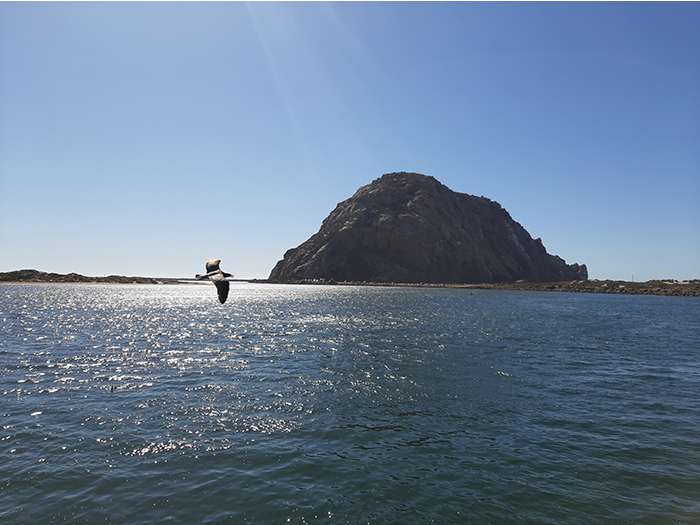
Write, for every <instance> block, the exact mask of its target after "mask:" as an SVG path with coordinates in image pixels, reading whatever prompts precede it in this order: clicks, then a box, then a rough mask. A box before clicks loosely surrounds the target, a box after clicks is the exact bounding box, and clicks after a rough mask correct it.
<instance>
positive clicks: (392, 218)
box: [270, 172, 588, 283]
mask: <svg viewBox="0 0 700 525" xmlns="http://www.w3.org/2000/svg"><path fill="white" fill-rule="evenodd" d="M587 278H588V272H587V270H586V266H585V265H578V264H571V265H569V264H566V262H565V261H564V260H563V259H561V258H560V257H557V256H556V255H550V254H548V253H547V251H546V250H545V247H544V246H543V244H542V241H541V240H540V239H533V238H532V237H530V234H529V233H528V232H527V231H526V230H525V229H524V228H523V227H522V226H521V225H520V224H518V223H517V222H516V221H514V220H513V219H512V218H511V216H510V215H509V214H508V212H507V211H506V210H504V209H503V208H502V207H501V205H500V204H498V203H497V202H494V201H491V200H489V199H487V198H484V197H475V196H473V195H467V194H464V193H457V192H454V191H452V190H450V189H449V188H447V187H446V186H444V185H442V184H441V183H440V182H438V181H437V180H436V179H435V178H433V177H427V176H425V175H420V174H417V173H405V172H401V173H389V174H386V175H384V176H382V177H381V178H379V179H377V180H375V181H374V182H372V183H371V184H368V185H367V186H363V187H362V188H360V189H359V190H357V192H356V193H355V195H353V196H352V197H351V198H350V199H348V200H345V201H343V202H341V203H340V204H338V205H337V206H336V208H335V210H333V211H332V212H331V214H330V215H329V216H328V217H326V219H325V220H324V221H323V223H322V225H321V229H320V230H319V231H318V233H316V234H315V235H313V236H312V237H311V238H309V239H308V240H307V241H306V242H304V243H303V244H301V245H300V246H298V247H297V248H293V249H291V250H288V251H287V252H286V253H285V254H284V258H283V259H282V260H281V261H279V262H278V263H277V265H276V266H275V267H274V268H273V270H272V272H271V274H270V280H271V281H275V282H298V281H305V280H316V279H318V280H334V281H366V282H379V283H382V282H396V283H493V282H513V281H516V280H519V279H525V280H528V281H536V282H548V281H564V280H578V279H587Z"/></svg>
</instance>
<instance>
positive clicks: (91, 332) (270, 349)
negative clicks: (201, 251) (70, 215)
mask: <svg viewBox="0 0 700 525" xmlns="http://www.w3.org/2000/svg"><path fill="white" fill-rule="evenodd" d="M0 321H2V328H0V394H1V395H0V416H2V418H1V419H0V425H1V428H0V430H1V432H2V433H1V434H0V457H2V462H1V463H0V474H2V476H1V477H0V518H3V519H7V520H9V522H13V523H51V522H59V521H65V520H68V521H71V522H74V523H83V522H84V523H92V522H97V521H101V522H105V521H106V522H109V523H153V522H162V521H166V520H172V521H175V522H181V523H192V522H198V523H204V522H212V523H220V522H221V523H224V522H231V523H240V522H242V521H244V520H246V521H254V522H255V521H257V522H260V523H273V522H275V523H276V522H290V523H292V522H295V523H304V522H310V521H325V522H329V523H367V522H374V523H423V522H426V523H427V522H440V523H465V522H479V523H482V522H498V523H523V522H525V523H563V522H566V523H590V522H609V523H621V522H630V523H652V522H653V523H691V522H693V521H697V520H699V519H700V507H699V505H700V503H699V502H700V437H699V436H700V401H698V397H697V394H696V393H697V392H698V391H700V388H699V387H700V335H699V334H700V301H698V300H697V299H695V298H671V297H636V296H629V297H628V296H612V297H608V296H581V295H569V294H553V293H549V294H548V293H536V292H533V293H530V292H501V291H474V292H473V295H472V294H471V293H470V292H469V291H465V290H444V289H443V290H429V289H408V288H401V289H394V288H386V289H383V288H361V287H358V288H350V287H331V286H327V287H326V286H315V287H314V286H308V287H304V286H281V285H280V286H276V285H243V284H240V285H239V284H236V285H232V289H231V296H230V299H229V302H228V303H227V304H226V305H225V306H221V305H219V304H218V303H216V302H215V301H213V300H212V294H211V290H210V289H208V287H206V286H202V285H198V286H171V287H168V286H148V285H145V286H138V285H133V286H132V285H126V286H101V285H4V286H2V287H0Z"/></svg>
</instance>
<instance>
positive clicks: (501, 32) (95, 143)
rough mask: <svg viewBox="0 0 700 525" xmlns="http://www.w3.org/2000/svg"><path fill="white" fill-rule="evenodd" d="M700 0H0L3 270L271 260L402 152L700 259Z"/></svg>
mask: <svg viewBox="0 0 700 525" xmlns="http://www.w3.org/2000/svg"><path fill="white" fill-rule="evenodd" d="M699 20H700V3H697V2H689V3H666V2H661V3H628V2H623V3H597V2H594V3H568V2H567V3H550V2H544V3H517V2H516V3H496V2H486V3H461V2H456V3H455V2H450V3H402V2H389V3H372V2H360V3H352V2H348V3H346V2H342V3H322V2H313V3H257V2H253V3H219V2H215V3H180V2H176V3H161V2H156V3H133V2H125V3H102V2H97V3H83V2H77V3H54V2H50V3H34V2H29V3H14V2H10V3H6V2H2V3H0V271H10V270H16V269H20V268H36V269H39V270H43V271H52V272H59V273H66V272H71V271H74V272H78V273H82V274H86V275H105V274H122V275H143V276H172V277H178V276H191V275H193V274H194V273H196V272H200V271H201V270H202V269H203V264H204V258H205V257H219V258H221V259H222V260H223V262H222V268H224V269H225V270H226V271H229V272H232V273H234V274H235V275H236V276H237V277H241V278H252V277H259V278H265V277H267V276H268V274H269V272H270V270H271V269H272V267H273V266H274V265H275V263H276V262H277V261H278V260H279V259H281V258H282V255H283V254H284V252H285V251H286V250H287V249H289V248H292V247H295V246H297V245H299V244H300V243H301V242H303V241H304V240H306V239H307V238H308V237H310V236H311V235H312V234H314V233H316V231H318V228H319V227H320V225H321V221H322V220H323V219H324V218H325V217H326V216H327V215H328V213H330V211H331V210H332V209H333V208H334V207H335V205H336V204H337V203H338V202H340V201H342V200H344V199H347V198H349V197H350V196H352V194H353V193H354V192H355V191H356V190H357V188H359V187H360V186H363V185H365V184H368V183H370V182H371V181H372V180H374V179H376V178H378V177H380V176H381V175H382V174H384V173H388V172H393V171H414V172H418V173H423V174H426V175H432V176H434V177H435V178H437V179H438V180H439V181H441V182H442V183H443V184H445V185H447V186H448V187H449V188H451V189H453V190H455V191H459V192H462V193H469V194H474V195H483V196H486V197H488V198H490V199H492V200H495V201H497V202H499V203H500V204H501V205H502V206H503V207H504V208H506V209H507V210H508V211H509V212H510V214H511V215H512V217H513V218H514V219H515V220H516V221H518V222H520V223H521V224H522V225H523V226H524V227H525V229H526V230H527V231H528V232H530V234H531V235H532V236H533V237H535V238H536V237H541V238H542V240H543V242H544V245H545V247H546V248H547V250H548V251H549V253H552V254H557V255H559V256H561V257H563V258H564V259H566V261H567V262H569V263H573V262H578V263H585V264H587V265H588V268H589V274H590V277H591V278H598V279H608V278H609V279H625V280H630V279H631V278H632V275H634V278H635V280H648V279H653V278H675V279H689V278H700V31H699V30H698V21H699Z"/></svg>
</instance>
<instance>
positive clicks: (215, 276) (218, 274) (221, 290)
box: [194, 258, 233, 304]
mask: <svg viewBox="0 0 700 525" xmlns="http://www.w3.org/2000/svg"><path fill="white" fill-rule="evenodd" d="M219 263H221V259H209V258H207V264H206V265H205V268H206V270H207V273H205V274H203V275H200V274H197V275H195V276H194V278H195V279H198V280H200V281H201V280H202V279H209V280H210V281H212V282H213V283H214V284H215V285H216V293H217V294H218V295H219V302H220V303H221V304H224V303H225V302H226V298H227V297H228V287H229V284H228V281H227V280H226V278H227V277H233V275H231V274H230V273H225V272H222V271H221V269H220V268H219Z"/></svg>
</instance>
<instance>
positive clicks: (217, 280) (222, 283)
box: [209, 271, 229, 304]
mask: <svg viewBox="0 0 700 525" xmlns="http://www.w3.org/2000/svg"><path fill="white" fill-rule="evenodd" d="M209 279H211V281H212V282H213V283H214V284H215V285H216V293H217V295H218V296H219V302H220V303H221V304H224V303H225V302H226V299H227V298H228V289H229V283H228V281H227V280H226V277H224V272H222V271H219V272H217V273H215V274H214V275H210V276H209Z"/></svg>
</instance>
